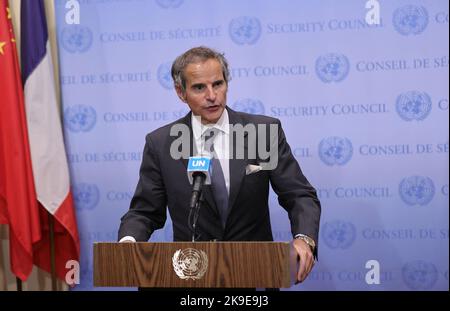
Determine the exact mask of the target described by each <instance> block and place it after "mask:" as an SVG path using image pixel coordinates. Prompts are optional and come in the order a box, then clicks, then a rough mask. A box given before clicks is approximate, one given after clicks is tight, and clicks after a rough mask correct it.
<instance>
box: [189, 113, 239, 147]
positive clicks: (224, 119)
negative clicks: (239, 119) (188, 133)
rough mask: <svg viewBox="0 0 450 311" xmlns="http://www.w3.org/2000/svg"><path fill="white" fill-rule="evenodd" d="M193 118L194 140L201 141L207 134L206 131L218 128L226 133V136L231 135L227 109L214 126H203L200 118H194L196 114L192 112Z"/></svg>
mask: <svg viewBox="0 0 450 311" xmlns="http://www.w3.org/2000/svg"><path fill="white" fill-rule="evenodd" d="M191 115H192V118H191V123H192V132H193V134H194V139H196V140H197V139H200V137H201V136H202V135H203V134H204V133H205V131H206V130H208V129H211V128H216V129H218V130H220V131H222V132H225V134H228V133H229V130H230V128H229V124H230V122H229V119H228V111H227V109H226V108H225V109H224V110H223V112H222V115H221V116H220V118H219V120H217V122H216V123H214V124H206V125H204V124H202V122H201V121H200V116H194V114H193V113H192V112H191Z"/></svg>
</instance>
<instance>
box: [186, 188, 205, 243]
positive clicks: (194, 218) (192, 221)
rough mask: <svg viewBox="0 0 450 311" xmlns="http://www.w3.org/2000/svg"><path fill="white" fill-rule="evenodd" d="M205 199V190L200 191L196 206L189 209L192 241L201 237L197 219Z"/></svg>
mask: <svg viewBox="0 0 450 311" xmlns="http://www.w3.org/2000/svg"><path fill="white" fill-rule="evenodd" d="M203 201H204V198H203V191H202V192H201V193H200V197H199V199H198V202H197V203H196V204H195V206H194V208H193V209H191V210H190V211H189V217H188V220H189V227H190V229H191V231H192V242H195V240H196V239H198V238H200V236H201V235H200V234H199V235H198V236H197V234H196V229H197V221H198V216H199V214H200V207H201V205H202V203H203Z"/></svg>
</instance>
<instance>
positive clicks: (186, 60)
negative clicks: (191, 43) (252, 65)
mask: <svg viewBox="0 0 450 311" xmlns="http://www.w3.org/2000/svg"><path fill="white" fill-rule="evenodd" d="M208 59H215V60H217V61H218V62H219V63H220V65H221V66H222V73H223V79H224V80H225V82H226V83H228V81H230V80H231V77H230V71H229V70H228V62H227V60H226V59H225V56H224V54H221V53H219V52H217V51H215V50H213V49H210V48H208V47H205V46H199V47H195V48H192V49H190V50H188V51H186V52H184V53H183V54H181V55H180V56H178V57H177V58H176V59H175V61H174V62H173V64H172V69H171V74H172V79H173V82H174V84H175V86H181V88H182V90H183V91H185V90H186V77H185V76H184V70H185V69H186V67H187V65H189V64H195V63H202V62H205V61H207V60H208Z"/></svg>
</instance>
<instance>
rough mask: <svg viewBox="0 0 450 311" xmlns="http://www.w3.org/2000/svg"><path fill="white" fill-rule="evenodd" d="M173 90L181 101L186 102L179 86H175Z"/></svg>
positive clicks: (184, 94)
mask: <svg viewBox="0 0 450 311" xmlns="http://www.w3.org/2000/svg"><path fill="white" fill-rule="evenodd" d="M175 90H176V91H177V95H178V97H179V98H180V99H181V100H182V101H183V102H186V92H185V91H184V90H183V88H182V87H181V85H178V84H176V85H175Z"/></svg>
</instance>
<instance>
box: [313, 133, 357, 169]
mask: <svg viewBox="0 0 450 311" xmlns="http://www.w3.org/2000/svg"><path fill="white" fill-rule="evenodd" d="M352 155H353V145H352V143H351V141H350V140H349V139H348V138H341V137H336V136H333V137H328V138H324V139H322V140H321V142H320V143H319V157H320V159H321V160H322V162H323V163H325V164H326V165H329V166H333V165H344V164H346V163H347V162H348V161H350V159H351V158H352Z"/></svg>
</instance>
